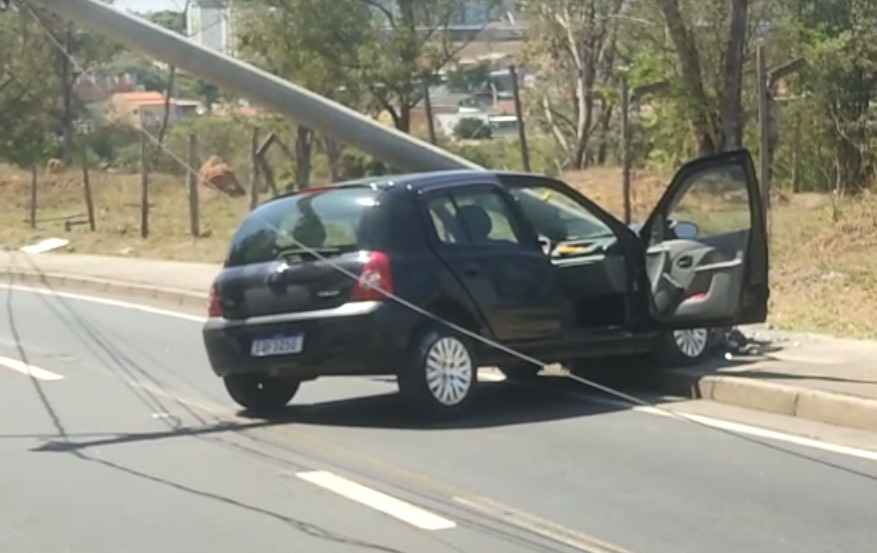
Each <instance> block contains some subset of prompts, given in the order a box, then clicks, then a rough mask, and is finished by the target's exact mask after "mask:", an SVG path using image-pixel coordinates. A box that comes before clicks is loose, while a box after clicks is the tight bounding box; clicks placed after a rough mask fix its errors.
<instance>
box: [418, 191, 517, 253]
mask: <svg viewBox="0 0 877 553" xmlns="http://www.w3.org/2000/svg"><path fill="white" fill-rule="evenodd" d="M427 209H428V211H429V214H430V219H431V221H432V224H433V228H434V229H435V233H436V236H437V237H438V239H439V240H440V241H441V242H444V243H446V244H478V245H509V244H520V243H521V239H520V236H518V233H517V230H516V228H515V224H514V216H513V215H512V212H511V210H510V209H509V206H508V204H507V203H506V201H505V199H504V198H503V197H502V196H501V195H500V194H499V193H497V192H495V191H492V190H473V191H464V192H454V193H452V194H449V195H447V196H442V197H440V198H435V199H433V200H430V201H429V202H428V203H427Z"/></svg>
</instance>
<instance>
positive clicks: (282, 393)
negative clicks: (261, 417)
mask: <svg viewBox="0 0 877 553" xmlns="http://www.w3.org/2000/svg"><path fill="white" fill-rule="evenodd" d="M223 382H224V383H225V389H226V390H227V391H228V395H229V396H231V398H232V399H233V400H234V401H235V402H236V403H237V404H238V405H240V406H241V407H243V408H244V409H246V410H247V411H251V412H253V413H258V414H270V413H273V412H276V411H279V410H281V409H283V408H284V407H286V405H287V404H288V403H289V401H290V400H291V399H292V397H293V396H294V395H295V393H296V392H297V391H298V387H299V384H300V383H299V381H298V380H294V379H291V378H279V377H273V376H268V375H260V374H232V375H228V376H226V377H224V378H223Z"/></svg>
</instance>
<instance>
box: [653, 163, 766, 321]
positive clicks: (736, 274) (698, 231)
mask: <svg viewBox="0 0 877 553" xmlns="http://www.w3.org/2000/svg"><path fill="white" fill-rule="evenodd" d="M765 223H766V219H765V210H764V206H763V205H762V200H761V194H760V192H759V187H758V179H757V178H756V176H755V169H754V166H753V163H752V157H751V156H750V154H749V152H748V151H746V150H738V151H734V152H727V153H722V154H718V155H714V156H709V157H705V158H701V159H698V160H695V161H693V162H690V163H688V164H687V165H685V166H683V167H682V168H681V169H680V170H679V171H678V172H677V173H676V176H675V177H674V178H673V181H672V183H671V184H670V187H669V188H668V189H667V191H666V192H665V193H664V196H663V197H662V198H661V200H660V202H659V203H658V205H657V207H656V209H655V211H654V212H653V213H652V214H651V216H650V217H649V219H648V220H647V221H646V224H645V225H644V226H643V228H642V229H641V234H640V236H641V238H642V240H643V242H644V243H645V246H646V248H647V250H646V270H647V273H648V278H649V281H650V283H651V299H652V301H651V305H650V311H651V314H652V317H653V318H654V320H655V321H656V322H657V323H658V324H660V325H661V326H662V327H665V328H695V327H723V326H733V325H738V324H747V323H757V322H763V321H764V320H765V319H766V318H767V300H768V296H769V287H768V241H767V232H766V224H765Z"/></svg>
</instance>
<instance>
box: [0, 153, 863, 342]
mask: <svg viewBox="0 0 877 553" xmlns="http://www.w3.org/2000/svg"><path fill="white" fill-rule="evenodd" d="M668 176H669V175H660V174H638V175H635V176H634V183H633V191H634V198H633V212H634V217H635V219H638V220H641V219H642V218H644V217H645V215H646V214H647V213H648V211H649V210H650V208H651V206H653V205H654V203H655V202H656V201H657V198H658V197H659V195H660V193H661V191H662V190H663V188H664V186H665V183H666V182H667V177H668ZM91 180H92V188H93V190H94V201H95V207H96V212H97V231H96V232H93V233H92V232H89V231H88V230H87V227H86V226H84V225H83V226H76V227H74V228H73V229H72V230H71V231H69V232H65V230H64V228H63V223H61V222H60V221H57V220H53V219H57V218H59V217H64V216H70V215H75V214H79V213H84V211H85V208H84V202H83V192H82V178H81V175H80V174H79V173H77V172H74V171H68V172H67V173H65V174H62V175H58V176H49V175H41V176H40V184H39V191H38V194H39V196H38V205H39V210H38V220H39V222H38V224H37V228H36V229H31V228H30V227H29V224H28V213H29V201H30V176H29V175H28V174H26V173H23V172H21V171H17V170H14V169H11V168H8V167H2V166H0V195H2V198H3V199H4V203H5V205H6V208H5V209H4V210H3V211H2V213H0V245H8V246H10V247H20V246H22V245H25V244H31V243H34V242H37V241H39V240H40V239H43V238H47V237H52V236H55V237H63V238H67V239H69V240H70V241H71V246H70V248H68V251H74V252H81V253H100V254H108V255H129V256H139V257H152V258H164V259H177V260H192V261H207V262H214V263H215V262H219V261H221V259H222V257H223V255H224V253H225V250H226V246H227V243H228V239H229V237H230V235H231V233H232V232H233V231H234V228H235V226H236V225H237V223H238V221H239V220H240V218H241V216H242V215H243V214H244V213H246V211H247V203H248V201H247V199H245V198H242V199H236V200H231V199H228V198H226V197H224V196H217V195H215V194H213V193H210V192H209V191H208V190H204V189H202V198H201V206H200V207H201V221H202V229H203V232H204V236H203V237H201V238H198V239H193V238H191V237H190V236H189V222H188V207H187V197H186V191H185V185H184V182H183V181H182V179H179V178H174V177H168V176H164V175H156V176H154V177H153V178H152V181H151V186H150V195H151V202H150V203H151V206H152V208H151V216H150V228H151V234H150V236H149V238H147V239H145V240H144V239H142V238H140V182H139V177H138V176H136V175H111V174H106V173H98V172H94V174H93V175H92V179H91ZM565 180H566V181H567V182H569V183H570V184H572V185H573V186H575V187H576V188H578V189H579V190H581V191H582V192H584V193H586V194H587V195H588V196H589V197H591V198H593V199H594V200H596V201H597V202H598V203H600V204H601V205H603V206H604V207H606V208H607V209H609V210H610V211H612V212H613V213H617V214H620V213H621V194H620V192H621V190H620V188H621V187H620V182H621V178H620V173H619V171H618V170H617V169H595V170H591V171H586V172H580V173H575V174H568V175H566V176H565ZM774 205H775V209H774V213H773V220H772V250H771V252H772V259H771V264H772V269H771V271H772V278H773V282H772V293H773V297H772V305H771V321H772V322H773V323H774V324H775V325H776V326H778V327H781V328H788V329H797V330H812V331H821V332H828V333H832V334H837V335H847V336H856V337H872V338H873V337H877V256H874V255H870V254H871V253H872V252H873V251H874V250H875V247H877V198H871V197H866V198H863V199H860V200H856V201H855V202H853V201H846V202H844V201H834V200H833V199H832V198H831V197H828V196H824V195H816V194H802V195H796V196H794V197H784V196H778V197H777V198H775V199H774Z"/></svg>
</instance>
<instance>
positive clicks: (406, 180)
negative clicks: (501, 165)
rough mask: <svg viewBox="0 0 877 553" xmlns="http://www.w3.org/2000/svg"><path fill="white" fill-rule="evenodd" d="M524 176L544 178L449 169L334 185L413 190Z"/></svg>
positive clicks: (485, 170) (525, 174)
mask: <svg viewBox="0 0 877 553" xmlns="http://www.w3.org/2000/svg"><path fill="white" fill-rule="evenodd" d="M510 176H517V177H524V176H534V177H540V178H546V177H545V176H544V175H536V174H532V173H523V172H517V171H495V170H491V169H449V170H443V171H427V172H423V173H400V174H395V175H380V176H373V177H364V178H360V179H355V180H349V181H343V182H339V183H336V184H334V185H332V186H334V187H357V186H371V187H374V188H378V189H382V190H384V189H390V188H395V187H404V188H408V189H410V190H414V191H427V190H433V189H436V188H444V187H446V186H454V185H457V184H459V183H460V182H461V181H464V180H468V179H469V178H471V177H476V178H482V179H483V178H485V177H487V178H488V179H491V180H495V179H497V178H499V177H510Z"/></svg>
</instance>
